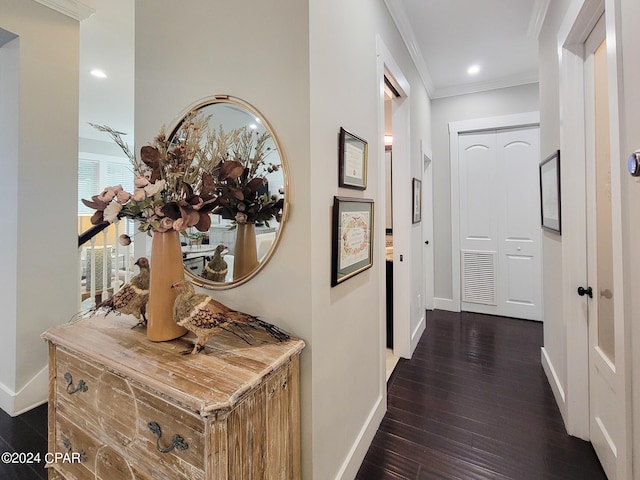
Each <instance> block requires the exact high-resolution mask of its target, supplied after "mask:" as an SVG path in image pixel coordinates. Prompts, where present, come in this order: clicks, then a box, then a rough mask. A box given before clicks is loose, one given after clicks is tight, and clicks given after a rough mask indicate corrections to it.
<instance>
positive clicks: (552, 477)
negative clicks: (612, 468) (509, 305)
mask: <svg viewBox="0 0 640 480" xmlns="http://www.w3.org/2000/svg"><path fill="white" fill-rule="evenodd" d="M542 338H543V337H542V323H538V322H529V321H525V320H515V319H511V318H504V317H492V316H487V315H478V314H472V313H465V312H463V313H461V314H460V313H452V312H445V311H440V310H436V311H433V312H431V311H430V312H428V315H427V330H426V332H425V333H424V335H423V336H422V339H421V340H420V343H419V344H418V347H417V348H416V351H415V353H414V356H413V358H412V359H411V360H401V361H400V363H399V364H398V366H397V367H396V370H395V371H394V373H393V375H392V377H391V378H390V380H389V383H388V386H389V388H388V410H387V413H386V415H385V417H384V419H383V421H382V424H381V426H380V429H379V430H378V433H377V434H376V436H375V438H374V440H373V444H372V445H371V448H370V449H369V452H368V453H367V456H366V457H365V460H364V462H363V464H362V466H361V468H360V471H359V472H358V476H357V479H358V480H379V479H385V480H387V479H388V480H394V479H411V480H414V479H415V480H435V479H461V480H467V479H485V480H489V479H492V480H493V479H499V480H506V479H513V480H570V479H580V480H587V479H606V477H605V475H604V472H603V471H602V468H601V467H600V464H599V462H598V460H597V458H596V456H595V453H594V451H593V448H592V447H591V444H590V443H588V442H584V441H582V440H579V439H577V438H574V437H570V436H568V435H567V434H566V433H565V430H564V426H563V423H562V419H561V417H560V412H559V411H558V408H557V406H556V403H555V400H554V398H553V394H552V392H551V389H550V387H549V385H548V383H547V379H546V377H545V375H544V372H543V370H542V366H541V364H540V347H541V346H542Z"/></svg>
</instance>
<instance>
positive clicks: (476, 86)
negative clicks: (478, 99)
mask: <svg viewBox="0 0 640 480" xmlns="http://www.w3.org/2000/svg"><path fill="white" fill-rule="evenodd" d="M538 81H539V77H538V72H537V71H536V72H529V73H525V74H522V75H514V76H511V77H505V78H501V79H499V80H493V81H490V82H478V83H468V84H464V85H451V86H448V87H443V88H438V89H437V90H436V91H435V92H434V94H433V96H432V97H431V98H432V99H436V98H445V97H454V96H456V95H466V94H469V93H480V92H486V91H489V90H497V89H500V88H509V87H517V86H520V85H528V84H531V83H538Z"/></svg>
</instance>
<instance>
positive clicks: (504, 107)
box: [431, 83, 539, 308]
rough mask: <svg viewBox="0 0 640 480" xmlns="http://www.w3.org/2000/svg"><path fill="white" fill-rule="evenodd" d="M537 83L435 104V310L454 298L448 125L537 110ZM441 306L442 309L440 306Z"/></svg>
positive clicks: (439, 101)
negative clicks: (461, 121)
mask: <svg viewBox="0 0 640 480" xmlns="http://www.w3.org/2000/svg"><path fill="white" fill-rule="evenodd" d="M538 106H539V103H538V84H537V83H534V84H528V85H522V86H518V87H510V88H502V89H498V90H491V91H488V92H480V93H473V94H468V95H457V96H453V97H445V98H438V99H435V100H433V101H432V124H433V127H432V130H431V135H432V138H433V162H432V165H433V204H434V218H433V231H434V235H433V249H434V259H435V265H434V269H435V298H436V308H446V306H447V304H448V303H449V301H451V300H452V299H453V283H452V282H453V280H452V279H453V275H459V272H452V267H451V254H452V252H451V169H450V163H449V122H456V121H460V120H470V119H476V118H484V117H494V116H500V115H510V114H515V113H524V112H533V111H537V110H538ZM439 305H440V307H439Z"/></svg>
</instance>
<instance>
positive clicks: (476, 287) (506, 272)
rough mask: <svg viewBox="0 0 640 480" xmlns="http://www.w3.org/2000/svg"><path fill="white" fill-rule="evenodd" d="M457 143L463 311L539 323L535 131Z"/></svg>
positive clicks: (488, 135) (464, 139) (486, 134)
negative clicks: (537, 321)
mask: <svg viewBox="0 0 640 480" xmlns="http://www.w3.org/2000/svg"><path fill="white" fill-rule="evenodd" d="M458 142H459V145H458V151H459V166H458V169H459V185H460V250H461V251H460V265H461V300H462V302H461V306H462V310H466V311H472V312H479V313H488V314H493V315H503V316H510V317H516V318H524V319H529V320H541V319H542V283H541V278H542V275H541V272H542V267H541V257H540V198H539V191H538V188H539V187H538V185H539V182H538V177H539V172H538V162H539V129H538V127H524V128H513V129H504V130H498V131H488V132H477V133H470V134H461V135H459V137H458Z"/></svg>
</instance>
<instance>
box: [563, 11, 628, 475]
mask: <svg viewBox="0 0 640 480" xmlns="http://www.w3.org/2000/svg"><path fill="white" fill-rule="evenodd" d="M616 8H617V7H616V1H615V0H573V1H572V2H571V4H570V5H569V8H568V9H567V13H566V15H565V17H564V20H563V22H562V24H561V27H560V29H559V31H558V51H559V52H560V79H559V80H560V116H561V118H562V122H561V124H560V149H561V151H562V164H561V177H563V178H571V179H572V181H571V182H563V185H562V192H561V195H562V199H561V202H562V206H563V210H564V211H566V212H567V213H568V214H567V215H564V216H563V226H562V227H563V228H562V236H563V238H562V271H563V274H562V301H563V317H564V319H565V322H566V331H567V335H566V341H567V344H566V347H567V352H566V358H567V378H566V385H565V386H566V402H565V405H563V406H561V409H563V408H564V410H565V424H566V428H567V431H568V433H570V434H571V435H575V436H577V437H580V438H583V439H587V440H588V439H589V437H590V432H589V417H590V411H589V371H588V367H589V332H588V324H587V306H586V303H585V301H584V299H583V298H581V297H579V296H578V295H577V294H576V288H577V286H579V285H583V284H585V282H586V280H587V266H586V262H585V259H586V258H587V248H586V242H585V238H584V234H585V232H586V225H587V223H586V215H587V212H586V203H585V202H586V198H585V193H586V185H585V180H586V165H585V155H586V142H587V138H586V134H585V121H586V112H585V96H584V95H585V90H584V63H585V62H584V60H585V58H584V42H585V40H586V39H587V37H588V36H589V33H590V32H591V30H592V29H593V27H594V26H595V24H596V23H597V21H598V19H599V18H600V16H601V15H602V14H603V13H605V21H606V38H607V56H608V75H609V97H610V98H614V99H615V101H614V102H612V103H611V104H610V106H609V107H610V112H609V115H610V136H611V139H612V140H611V152H610V153H611V159H612V161H611V195H612V198H611V203H612V210H613V211H612V229H613V264H614V265H613V268H614V291H616V295H615V297H614V298H615V300H614V322H615V351H616V371H617V372H619V375H616V378H617V380H618V381H619V384H618V385H616V387H617V388H616V391H617V392H620V394H618V395H616V401H617V402H618V404H617V405H616V410H617V411H619V412H622V414H621V415H622V419H621V420H622V422H623V424H624V425H627V426H628V425H630V422H631V420H632V417H631V402H630V399H629V397H630V393H631V371H630V370H631V368H630V367H631V363H630V361H629V356H630V353H631V348H630V347H631V345H630V339H631V335H629V330H630V323H631V322H625V315H624V289H623V285H624V283H623V280H624V278H623V255H622V254H623V252H622V247H623V245H622V197H621V175H622V172H621V165H620V163H621V162H620V161H618V160H619V159H620V158H621V156H620V144H621V140H622V139H621V132H620V127H619V122H620V112H621V111H622V110H621V108H620V106H621V105H623V104H624V97H623V93H624V92H623V90H622V89H619V87H618V86H619V84H620V82H621V78H622V72H621V69H620V59H619V51H618V50H617V45H619V44H620V42H619V40H620V39H619V38H618V37H619V31H618V29H617V25H618V22H619V18H618V15H617V12H616ZM612 40H613V41H612ZM627 367H629V368H627ZM631 445H632V444H631V429H630V428H627V429H626V435H625V438H622V439H620V442H619V445H616V446H617V447H618V458H619V459H620V461H618V465H617V467H618V468H617V472H616V474H617V478H620V479H623V478H628V476H629V475H630V473H631V455H630V454H629V448H630V446H631Z"/></svg>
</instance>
